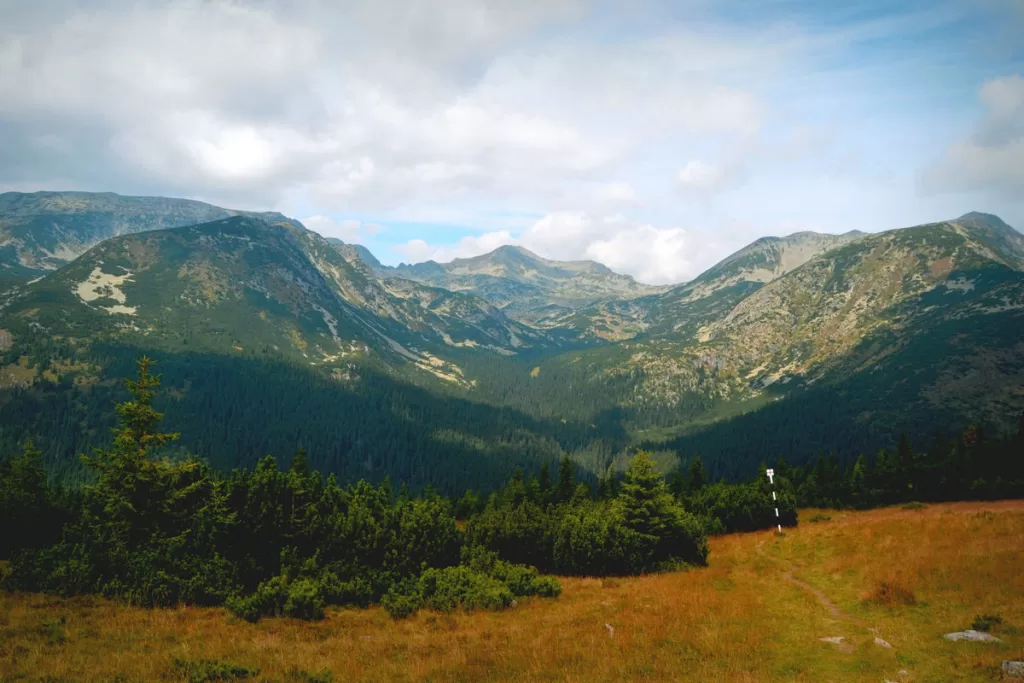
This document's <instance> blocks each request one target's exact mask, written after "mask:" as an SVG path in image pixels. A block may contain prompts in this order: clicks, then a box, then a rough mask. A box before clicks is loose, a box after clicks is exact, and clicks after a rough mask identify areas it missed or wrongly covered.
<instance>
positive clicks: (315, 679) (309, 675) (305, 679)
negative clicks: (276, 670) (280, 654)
mask: <svg viewBox="0 0 1024 683" xmlns="http://www.w3.org/2000/svg"><path fill="white" fill-rule="evenodd" d="M287 675H288V678H286V679H285V680H287V681H289V682H290V683H331V682H332V681H333V680H334V674H333V673H332V672H331V671H330V670H329V669H324V670H323V671H319V672H315V673H314V672H310V671H305V670H304V669H299V668H294V669H289V671H288V674H287Z"/></svg>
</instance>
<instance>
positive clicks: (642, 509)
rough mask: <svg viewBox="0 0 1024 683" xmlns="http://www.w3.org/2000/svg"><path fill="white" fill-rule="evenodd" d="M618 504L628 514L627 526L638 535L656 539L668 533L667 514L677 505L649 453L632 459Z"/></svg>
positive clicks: (641, 453)
mask: <svg viewBox="0 0 1024 683" xmlns="http://www.w3.org/2000/svg"><path fill="white" fill-rule="evenodd" d="M617 501H618V503H619V505H620V506H621V508H622V510H623V511H624V512H625V515H626V524H627V525H628V526H629V527H630V528H631V529H633V530H634V531H637V532H638V533H641V534H649V535H652V536H658V535H660V534H661V533H663V532H664V527H665V524H666V520H665V518H664V514H663V513H664V511H665V510H667V509H671V508H674V507H675V506H676V505H677V503H676V501H675V499H674V498H673V497H672V494H671V493H670V492H669V490H668V487H667V486H666V485H665V479H664V478H663V477H662V476H661V475H660V474H659V473H658V472H657V470H655V469H654V461H653V460H652V459H651V456H650V455H649V454H648V453H647V452H646V451H637V453H636V455H634V456H633V459H632V460H630V463H629V469H627V470H626V478H625V480H624V481H623V482H622V486H621V490H620V492H619V496H618V498H617Z"/></svg>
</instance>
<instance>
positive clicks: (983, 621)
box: [971, 614, 1003, 633]
mask: <svg viewBox="0 0 1024 683" xmlns="http://www.w3.org/2000/svg"><path fill="white" fill-rule="evenodd" d="M1002 623H1003V618H1002V617H1000V616H998V615H993V614H983V615H980V616H977V617H975V618H974V621H973V622H972V623H971V628H972V629H974V630H975V631H984V632H986V633H988V632H989V631H991V630H992V627H993V626H996V627H998V626H1001V625H1002Z"/></svg>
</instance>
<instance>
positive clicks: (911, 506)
mask: <svg viewBox="0 0 1024 683" xmlns="http://www.w3.org/2000/svg"><path fill="white" fill-rule="evenodd" d="M902 507H903V509H904V510H924V509H925V508H926V507H928V506H927V505H925V504H924V503H919V502H918V501H916V500H913V501H911V502H909V503H904V504H903V506H902Z"/></svg>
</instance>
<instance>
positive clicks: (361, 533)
mask: <svg viewBox="0 0 1024 683" xmlns="http://www.w3.org/2000/svg"><path fill="white" fill-rule="evenodd" d="M151 365H152V362H151V361H150V360H149V359H148V358H145V357H143V358H141V359H140V360H139V362H138V370H139V373H138V379H137V380H134V381H128V382H126V385H127V387H128V390H129V392H130V393H131V395H132V400H130V401H126V402H124V403H121V404H119V405H118V406H117V411H118V414H119V416H120V423H119V425H118V427H117V428H116V429H115V438H114V440H113V446H112V447H111V448H109V449H97V450H96V452H95V454H94V455H93V456H92V457H90V458H85V459H84V460H85V462H86V463H87V465H88V467H89V469H90V470H91V471H92V472H94V473H95V481H94V482H93V483H90V484H89V485H87V486H86V487H85V489H84V492H83V496H82V500H81V504H80V506H79V510H78V513H77V515H75V516H73V518H72V519H71V521H70V522H69V523H68V524H67V525H66V526H65V528H64V532H63V535H62V537H61V538H60V539H59V540H58V541H57V542H56V543H52V545H49V546H44V547H39V548H33V547H32V545H31V544H30V543H28V542H26V541H25V540H24V539H22V540H21V541H20V545H19V546H18V547H17V548H18V549H19V550H20V552H19V553H17V554H16V555H15V557H14V559H13V561H12V563H11V568H10V572H9V574H8V575H7V576H5V577H4V586H5V587H7V588H10V589H25V590H38V591H46V592H54V593H59V594H63V595H75V594H87V593H95V594H101V595H105V596H108V597H116V598H120V599H124V600H127V601H130V602H132V603H135V604H140V605H148V606H158V605H174V604H178V603H190V604H204V605H220V604H226V605H227V607H228V609H229V610H231V611H232V612H233V613H234V614H236V615H237V616H239V617H240V618H242V619H245V620H247V621H256V620H258V619H260V618H261V617H264V616H284V617H294V618H299V619H319V618H322V617H323V615H324V608H325V606H326V605H330V604H352V605H359V606H366V605H369V604H371V603H373V602H377V601H379V600H381V598H382V597H383V596H386V595H389V594H391V595H392V596H393V598H389V601H390V602H391V603H395V604H397V602H399V601H398V600H397V597H396V596H399V595H401V594H403V592H402V591H401V590H398V589H396V588H395V587H398V588H402V587H404V586H408V585H415V586H416V590H415V591H406V593H408V594H409V595H411V596H416V595H419V596H420V599H421V602H422V603H423V604H426V605H428V606H432V607H434V608H436V609H443V608H445V606H446V605H449V604H451V603H453V602H454V603H457V604H458V605H459V606H462V607H466V608H470V607H475V606H484V607H494V606H496V605H499V604H507V602H508V601H507V600H505V596H507V595H512V596H523V595H543V596H555V595H557V594H558V592H559V590H560V589H559V588H558V587H557V583H553V582H552V580H551V579H548V578H545V577H539V576H538V575H537V573H536V570H534V569H533V568H532V567H523V566H517V565H512V564H509V563H507V562H501V561H498V560H497V558H496V557H495V558H491V559H490V560H487V559H486V558H485V557H484V556H483V555H480V554H479V553H477V554H476V555H469V556H467V558H470V559H472V561H473V562H474V563H475V568H474V569H469V568H468V567H458V566H456V565H458V564H459V562H460V560H461V559H462V554H463V549H464V547H465V540H464V537H463V534H462V532H460V531H459V529H458V527H457V525H456V522H455V518H454V516H453V514H452V506H451V502H450V501H449V500H448V499H446V498H443V497H441V496H439V495H437V494H436V493H435V492H433V491H431V490H430V489H429V487H428V489H427V490H426V491H425V492H424V495H423V497H421V498H411V497H410V496H409V495H408V492H407V491H404V490H403V493H402V494H401V495H400V496H399V497H398V498H397V499H396V498H395V496H394V494H393V491H392V489H391V486H390V483H389V482H388V480H387V479H386V478H385V480H384V481H383V482H382V483H381V484H380V485H376V486H375V485H373V484H370V483H368V482H366V481H359V482H357V483H356V484H354V485H351V486H347V487H341V486H339V485H338V483H337V480H336V478H335V477H334V476H333V475H332V476H331V477H329V478H328V479H327V480H326V481H325V480H324V479H323V477H322V476H321V475H320V473H319V472H317V471H315V470H312V469H310V467H309V461H308V458H307V456H306V453H305V451H303V450H302V449H299V451H298V452H297V453H296V454H295V456H294V457H293V458H292V462H291V466H290V467H289V469H288V470H286V471H282V470H280V469H279V468H278V466H277V461H276V460H275V459H274V458H273V457H270V456H267V457H265V458H263V459H262V460H260V461H259V463H258V464H257V466H256V468H255V469H253V470H236V471H234V472H233V473H232V474H231V476H230V477H228V478H224V477H221V476H218V475H216V474H215V473H214V472H213V471H212V470H211V469H210V468H209V467H208V466H206V465H205V464H203V463H201V462H199V461H197V460H195V459H184V460H172V459H170V458H167V457H163V458H161V457H159V449H160V448H161V447H162V446H165V445H167V444H168V443H170V442H171V441H173V440H174V439H175V438H176V437H177V435H176V434H167V433H163V432H160V431H158V429H157V425H158V423H159V421H160V419H161V417H162V416H161V415H160V413H159V412H157V411H156V410H154V409H153V407H152V400H153V398H154V394H155V389H156V387H157V386H158V385H159V377H157V376H154V375H152V374H151V372H150V368H151ZM37 459H38V453H37V452H36V451H34V450H33V449H32V448H31V446H29V447H27V448H26V449H25V454H23V455H22V456H18V457H17V458H14V459H12V460H10V461H8V462H7V464H6V465H5V468H4V473H5V478H4V479H3V480H2V481H3V484H4V489H3V490H4V491H5V492H7V493H8V494H9V495H7V497H6V498H5V499H4V500H5V501H8V500H14V501H16V500H20V499H26V496H28V497H29V498H30V499H31V500H35V499H36V498H39V499H40V500H43V501H44V502H45V501H46V500H49V498H47V496H50V495H51V494H50V493H48V492H47V491H48V489H47V488H46V484H45V478H43V477H42V474H41V473H42V470H41V468H40V467H39V466H38V464H37V463H36V460H37ZM516 483H517V487H516V490H517V491H518V494H517V500H518V502H519V504H520V505H527V504H532V503H530V501H527V500H526V498H525V493H524V491H525V489H524V486H523V483H522V476H521V475H520V476H519V477H518V478H517V479H516ZM22 489H24V490H22ZM5 495H6V494H5ZM53 495H54V496H56V495H57V494H53ZM39 505H42V503H40V504H39ZM39 505H37V507H39ZM16 540H17V539H16ZM481 552H482V551H481ZM467 561H469V560H467ZM510 599H511V598H509V600H510ZM407 602H408V601H407ZM418 604H419V603H417V602H416V601H415V600H412V601H411V602H409V606H410V608H413V607H415V606H417V605H418ZM394 609H395V610H396V611H402V609H403V608H402V607H400V606H395V607H394Z"/></svg>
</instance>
